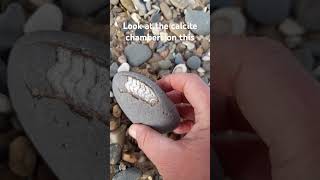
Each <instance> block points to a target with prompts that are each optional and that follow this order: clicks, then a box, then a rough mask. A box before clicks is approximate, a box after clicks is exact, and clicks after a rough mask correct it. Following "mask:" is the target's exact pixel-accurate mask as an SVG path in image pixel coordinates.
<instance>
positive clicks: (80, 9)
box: [60, 0, 108, 16]
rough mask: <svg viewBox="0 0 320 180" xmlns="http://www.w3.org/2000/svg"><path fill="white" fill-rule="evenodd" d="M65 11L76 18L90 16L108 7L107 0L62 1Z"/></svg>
mask: <svg viewBox="0 0 320 180" xmlns="http://www.w3.org/2000/svg"><path fill="white" fill-rule="evenodd" d="M60 2H61V5H62V7H63V9H65V10H66V11H67V12H68V13H70V14H72V15H76V16H88V15H89V14H91V13H94V12H95V11H97V10H99V9H100V8H103V7H104V6H106V5H107V3H108V1H106V0H81V1H79V0H60Z"/></svg>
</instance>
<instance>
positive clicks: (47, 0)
mask: <svg viewBox="0 0 320 180" xmlns="http://www.w3.org/2000/svg"><path fill="white" fill-rule="evenodd" d="M29 1H30V2H31V3H32V4H34V5H35V6H37V7H40V6H42V5H44V4H47V3H53V2H54V0H29Z"/></svg>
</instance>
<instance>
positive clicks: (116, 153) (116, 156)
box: [110, 144, 121, 165]
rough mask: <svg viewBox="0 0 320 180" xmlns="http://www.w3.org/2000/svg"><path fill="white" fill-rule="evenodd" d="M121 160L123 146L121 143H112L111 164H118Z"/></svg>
mask: <svg viewBox="0 0 320 180" xmlns="http://www.w3.org/2000/svg"><path fill="white" fill-rule="evenodd" d="M120 160H121V146H120V145H119V144H110V164H113V165H114V164H118V163H119V161H120Z"/></svg>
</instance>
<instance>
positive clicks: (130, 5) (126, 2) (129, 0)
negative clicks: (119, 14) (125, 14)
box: [120, 0, 135, 12]
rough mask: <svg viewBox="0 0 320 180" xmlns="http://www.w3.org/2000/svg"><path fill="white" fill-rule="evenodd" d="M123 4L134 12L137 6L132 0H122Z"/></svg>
mask: <svg viewBox="0 0 320 180" xmlns="http://www.w3.org/2000/svg"><path fill="white" fill-rule="evenodd" d="M120 2H121V4H122V6H123V7H124V8H126V9H127V11H129V12H134V11H135V7H134V5H133V2H132V0H120Z"/></svg>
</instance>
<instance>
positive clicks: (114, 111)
mask: <svg viewBox="0 0 320 180" xmlns="http://www.w3.org/2000/svg"><path fill="white" fill-rule="evenodd" d="M121 114H122V111H121V109H120V107H119V105H118V104H116V105H114V106H113V107H112V115H113V116H114V117H116V118H120V117H121Z"/></svg>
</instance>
